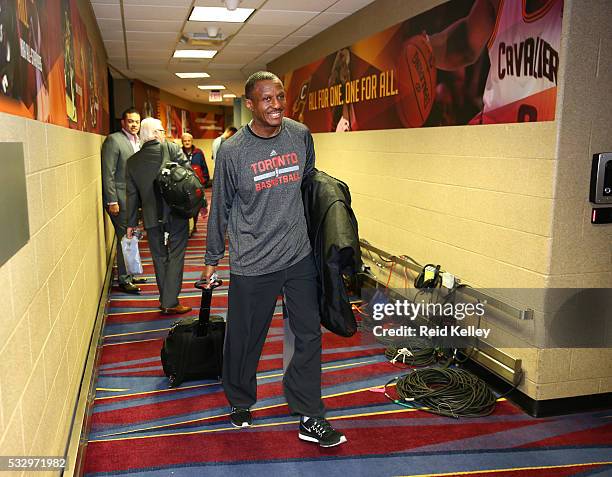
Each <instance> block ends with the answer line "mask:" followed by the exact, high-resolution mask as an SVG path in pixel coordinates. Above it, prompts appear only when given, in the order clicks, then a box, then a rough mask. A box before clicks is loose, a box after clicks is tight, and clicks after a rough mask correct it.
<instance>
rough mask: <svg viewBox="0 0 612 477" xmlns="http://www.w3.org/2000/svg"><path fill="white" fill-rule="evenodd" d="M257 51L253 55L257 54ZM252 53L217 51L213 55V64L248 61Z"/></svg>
mask: <svg viewBox="0 0 612 477" xmlns="http://www.w3.org/2000/svg"><path fill="white" fill-rule="evenodd" d="M258 55H259V53H255V56H258ZM253 56H254V54H253V53H240V52H226V51H225V50H223V51H222V52H221V53H217V54H216V55H215V58H214V61H212V63H213V64H219V63H236V64H237V63H241V64H245V63H248V62H249V61H251V60H252V59H253Z"/></svg>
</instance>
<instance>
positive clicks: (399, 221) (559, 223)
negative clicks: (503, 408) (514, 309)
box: [269, 0, 612, 399]
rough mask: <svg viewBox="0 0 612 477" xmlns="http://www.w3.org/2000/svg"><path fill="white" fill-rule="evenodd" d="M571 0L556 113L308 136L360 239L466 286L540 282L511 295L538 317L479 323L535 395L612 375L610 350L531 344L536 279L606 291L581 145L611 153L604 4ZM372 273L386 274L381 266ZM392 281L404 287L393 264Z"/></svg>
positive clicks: (340, 29) (313, 53)
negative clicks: (343, 192)
mask: <svg viewBox="0 0 612 477" xmlns="http://www.w3.org/2000/svg"><path fill="white" fill-rule="evenodd" d="M440 3H442V2H440V1H437V0H429V1H415V2H402V1H400V0H378V1H376V2H374V3H372V4H370V5H369V6H368V7H366V8H364V9H363V10H361V11H360V12H357V13H356V14H354V15H353V16H351V17H349V18H348V19H346V20H343V21H342V22H340V23H339V24H337V25H335V26H333V27H331V28H330V29H328V30H327V31H325V32H323V33H321V34H320V35H318V36H317V37H315V38H313V39H311V40H309V41H308V42H307V43H305V44H303V45H302V46H300V47H298V48H296V49H294V50H292V51H290V52H289V53H287V54H286V55H284V56H283V57H281V58H279V59H278V60H276V61H275V62H273V63H271V64H270V65H269V68H270V69H271V70H272V71H274V72H276V73H277V74H280V75H282V74H283V73H285V72H286V71H290V70H292V69H295V68H298V67H300V66H303V65H304V64H307V63H309V62H311V61H314V60H316V59H319V58H321V57H323V56H325V55H327V54H330V53H332V52H334V51H336V50H337V49H339V48H341V47H344V46H346V45H349V44H351V43H352V42H354V41H356V40H358V39H362V38H364V37H367V36H369V35H371V34H374V33H376V32H378V31H381V30H382V29H384V28H386V27H388V26H391V25H394V24H396V23H398V22H400V21H402V20H404V19H406V18H409V17H412V16H414V15H417V14H419V13H421V12H422V11H425V10H428V9H430V8H433V7H434V6H436V5H438V4H440ZM574 3H575V2H573V1H572V0H565V17H564V26H563V50H562V53H561V54H562V60H561V61H562V66H563V65H564V66H565V74H564V75H563V72H562V74H561V79H560V83H559V86H560V87H559V98H558V116H557V121H554V122H542V123H535V124H503V125H491V126H464V127H439V128H423V129H413V130H410V129H401V130H386V131H363V132H351V133H348V134H333V133H321V134H315V135H314V139H315V146H316V152H317V165H318V167H319V168H320V169H322V170H325V171H326V172H328V173H330V174H331V175H334V176H336V177H338V178H340V179H342V180H344V181H346V182H347V183H348V184H349V186H350V188H351V193H352V197H353V206H354V209H355V212H356V215H357V218H358V220H359V226H360V235H361V237H362V238H365V239H367V240H368V241H370V242H371V243H372V244H373V245H375V246H377V247H379V248H381V249H383V250H386V251H388V252H390V253H392V254H396V255H402V254H407V255H410V256H412V257H414V258H415V259H417V260H418V261H420V262H421V263H439V264H441V265H442V267H443V269H446V270H448V271H450V272H451V273H454V274H455V275H457V276H458V277H460V278H461V280H462V281H463V282H465V283H468V284H470V285H472V286H475V287H482V288H509V289H518V288H532V289H541V290H542V291H541V292H538V293H535V294H534V295H533V296H532V297H526V296H523V295H524V294H522V293H521V292H517V291H512V290H508V292H507V294H508V295H507V296H508V297H509V298H511V299H512V300H513V303H514V304H517V305H519V306H524V307H531V308H533V309H534V310H535V312H536V313H535V320H533V321H531V322H519V321H518V320H514V321H510V322H506V323H504V322H494V323H487V322H486V321H485V322H483V325H484V326H486V325H489V326H494V327H495V328H496V330H497V331H498V334H499V336H500V337H501V340H500V341H501V343H495V344H496V345H497V346H498V347H500V348H504V349H506V351H507V352H508V353H510V354H511V355H513V356H515V357H516V358H521V359H522V360H523V366H524V369H525V382H524V384H523V385H522V386H521V389H522V390H523V391H524V392H526V393H527V394H528V395H529V396H531V397H533V398H536V399H550V398H556V397H566V396H572V395H581V394H592V393H598V392H608V391H610V390H611V381H612V368H611V366H610V364H609V363H612V354H611V353H610V350H606V351H601V350H591V351H587V350H569V349H568V350H549V349H546V347H545V346H544V345H542V344H541V343H543V342H545V341H546V337H547V332H548V330H547V329H546V323H547V322H548V321H547V319H548V318H549V317H550V312H551V310H550V309H549V308H550V305H548V304H546V301H545V295H546V292H545V288H546V287H551V286H561V285H563V286H572V287H576V286H603V287H609V288H610V287H612V259H611V258H612V253H611V252H612V240H611V239H612V226H599V227H593V226H591V224H590V223H589V213H590V206H589V204H588V177H589V170H590V169H589V168H590V161H591V159H590V158H591V154H592V153H593V152H597V151H601V150H612V144H611V142H612V140H611V139H610V137H612V136H610V134H609V127H605V125H606V124H610V123H611V119H612V117H611V116H612V113H611V111H612V107H611V106H612V104H611V101H612V95H611V94H610V91H611V85H612V81H611V80H612V78H611V77H610V75H611V68H610V54H609V53H606V52H609V51H611V50H610V48H611V47H612V41H611V40H610V33H609V29H608V30H606V28H605V25H606V23H607V24H609V23H610V21H611V20H612V18H611V16H612V14H611V12H610V9H609V6H608V2H606V0H592V1H589V2H588V3H589V6H588V7H585V6H584V5H582V4H581V8H580V9H578V8H575V6H574ZM591 7H592V8H594V9H596V11H597V15H596V17H597V18H598V19H599V21H598V22H595V25H592V24H591V23H592V22H593V18H594V15H593V13H592V9H591ZM606 7H608V8H606ZM582 63H585V65H582ZM564 81H565V83H564ZM587 91H588V92H589V94H585V92H587ZM585 97H586V101H585ZM593 114H594V115H595V116H594V117H593ZM373 270H374V273H377V274H378V275H379V279H380V280H381V281H383V282H386V279H387V277H388V270H380V269H378V268H377V267H376V266H373ZM392 284H394V285H395V286H398V287H403V286H404V276H403V274H402V273H401V272H399V271H398V273H396V276H395V277H394V279H393V281H392ZM595 284H596V285H595ZM547 307H548V308H547ZM577 319H579V317H577ZM506 339H507V340H508V341H509V342H510V339H511V342H512V343H514V344H513V348H511V349H509V348H508V345H506V346H504V343H503V342H504V341H506ZM517 343H519V344H520V345H521V347H520V348H517V347H516V346H517ZM602 353H603V354H602ZM606 353H607V354H606ZM602 358H606V359H603V360H602Z"/></svg>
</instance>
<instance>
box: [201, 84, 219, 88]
mask: <svg viewBox="0 0 612 477" xmlns="http://www.w3.org/2000/svg"><path fill="white" fill-rule="evenodd" d="M198 88H200V89H225V86H223V85H222V84H201V85H200V86H198Z"/></svg>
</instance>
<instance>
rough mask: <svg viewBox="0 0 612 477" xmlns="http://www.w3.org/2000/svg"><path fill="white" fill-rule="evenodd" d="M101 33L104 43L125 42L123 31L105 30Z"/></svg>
mask: <svg viewBox="0 0 612 477" xmlns="http://www.w3.org/2000/svg"><path fill="white" fill-rule="evenodd" d="M101 33H102V38H103V39H104V41H106V40H108V41H123V30H104V31H103V32H101Z"/></svg>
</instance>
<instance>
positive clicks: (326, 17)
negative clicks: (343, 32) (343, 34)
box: [308, 12, 349, 28]
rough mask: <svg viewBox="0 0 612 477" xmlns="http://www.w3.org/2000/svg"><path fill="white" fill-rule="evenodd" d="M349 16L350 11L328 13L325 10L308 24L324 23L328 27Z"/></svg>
mask: <svg viewBox="0 0 612 477" xmlns="http://www.w3.org/2000/svg"><path fill="white" fill-rule="evenodd" d="M348 16H349V14H348V13H327V12H324V13H321V14H319V15H317V16H316V17H315V18H313V19H312V20H310V22H309V23H308V24H309V25H322V26H324V27H325V28H328V27H330V26H332V25H335V24H336V23H338V22H339V21H340V20H343V19H344V18H346V17H348Z"/></svg>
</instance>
